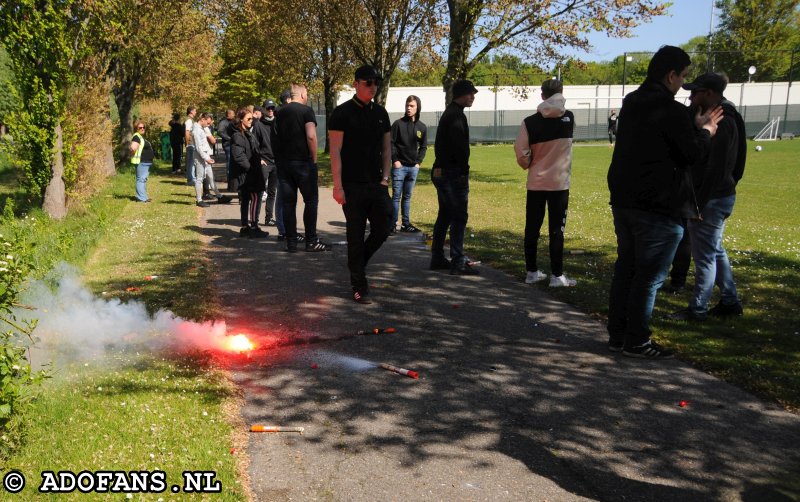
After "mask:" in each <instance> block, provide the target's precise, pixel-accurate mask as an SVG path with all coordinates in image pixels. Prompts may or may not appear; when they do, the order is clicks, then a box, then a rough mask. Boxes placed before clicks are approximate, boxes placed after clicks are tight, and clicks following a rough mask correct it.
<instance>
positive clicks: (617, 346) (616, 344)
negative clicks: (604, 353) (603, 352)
mask: <svg viewBox="0 0 800 502" xmlns="http://www.w3.org/2000/svg"><path fill="white" fill-rule="evenodd" d="M624 348H625V340H621V339H618V338H611V337H609V338H608V350H610V351H611V352H622V349H624Z"/></svg>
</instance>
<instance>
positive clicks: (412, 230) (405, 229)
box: [400, 223, 419, 234]
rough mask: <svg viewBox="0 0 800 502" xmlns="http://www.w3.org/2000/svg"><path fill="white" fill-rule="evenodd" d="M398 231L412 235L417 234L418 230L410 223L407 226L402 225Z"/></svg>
mask: <svg viewBox="0 0 800 502" xmlns="http://www.w3.org/2000/svg"><path fill="white" fill-rule="evenodd" d="M400 231H401V232H406V233H412V234H413V233H416V232H419V229H418V228H417V227H415V226H414V225H412V224H411V223H409V224H408V225H403V226H402V227H400Z"/></svg>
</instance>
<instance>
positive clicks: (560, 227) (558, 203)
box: [525, 190, 569, 276]
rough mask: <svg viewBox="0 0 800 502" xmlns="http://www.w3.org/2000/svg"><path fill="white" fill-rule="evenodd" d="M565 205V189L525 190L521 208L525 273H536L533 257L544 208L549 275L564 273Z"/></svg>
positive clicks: (537, 242) (537, 268) (566, 198)
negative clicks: (548, 238)
mask: <svg viewBox="0 0 800 502" xmlns="http://www.w3.org/2000/svg"><path fill="white" fill-rule="evenodd" d="M568 203H569V190H557V191H552V192H548V191H544V190H528V200H527V203H526V205H525V268H526V269H527V270H528V271H529V272H535V271H536V270H539V267H538V266H537V265H536V254H537V247H538V244H539V234H540V231H541V228H542V222H543V221H544V209H545V205H546V206H547V227H548V234H549V237H550V269H551V273H552V274H553V275H555V276H559V275H562V274H563V273H564V226H565V225H566V224H567V205H568Z"/></svg>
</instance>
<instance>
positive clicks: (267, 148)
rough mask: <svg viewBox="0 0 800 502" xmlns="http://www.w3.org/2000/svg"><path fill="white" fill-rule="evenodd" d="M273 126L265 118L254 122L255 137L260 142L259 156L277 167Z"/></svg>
mask: <svg viewBox="0 0 800 502" xmlns="http://www.w3.org/2000/svg"><path fill="white" fill-rule="evenodd" d="M271 135H272V124H271V123H267V121H266V120H264V117H261V119H259V120H254V121H253V136H255V137H256V140H258V155H259V156H260V157H261V158H262V159H263V160H264V161H266V162H267V164H270V165H275V154H273V153H272V140H271V139H270V136H271Z"/></svg>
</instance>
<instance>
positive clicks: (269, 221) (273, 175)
mask: <svg viewBox="0 0 800 502" xmlns="http://www.w3.org/2000/svg"><path fill="white" fill-rule="evenodd" d="M275 108H276V106H275V101H273V100H271V99H267V100H265V101H264V106H263V107H262V112H261V119H260V123H261V125H262V126H263V129H264V131H265V133H266V137H267V141H268V142H270V148H269V153H270V157H269V158H267V163H266V164H265V165H264V166H263V171H264V180H266V184H267V186H266V189H267V193H266V202H265V203H264V225H267V226H275V219H274V218H273V217H272V215H273V214H274V210H275V196H276V194H277V192H278V169H277V167H276V166H275V155H273V152H272V144H271V139H270V138H271V137H272V128H273V126H274V125H275Z"/></svg>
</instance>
